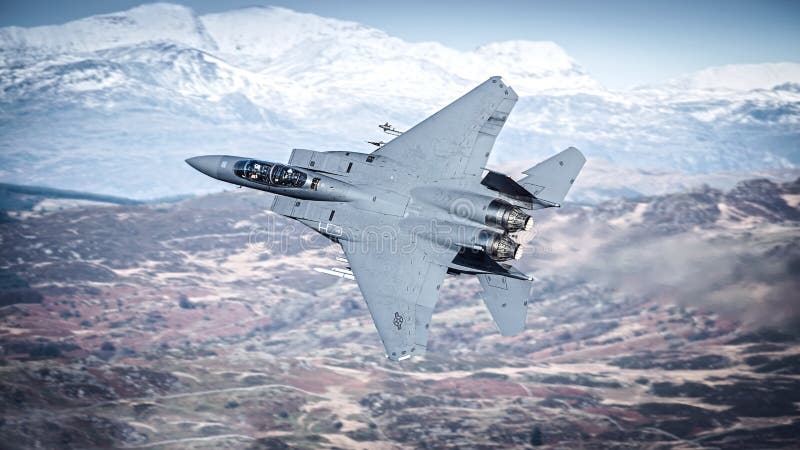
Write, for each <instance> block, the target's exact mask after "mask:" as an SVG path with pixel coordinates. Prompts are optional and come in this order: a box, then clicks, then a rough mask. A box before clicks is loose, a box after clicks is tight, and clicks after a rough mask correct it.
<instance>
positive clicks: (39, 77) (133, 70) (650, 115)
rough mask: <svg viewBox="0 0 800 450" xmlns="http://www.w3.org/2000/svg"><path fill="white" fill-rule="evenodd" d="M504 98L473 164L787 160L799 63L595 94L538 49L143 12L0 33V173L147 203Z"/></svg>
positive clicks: (545, 45) (254, 14) (797, 145)
mask: <svg viewBox="0 0 800 450" xmlns="http://www.w3.org/2000/svg"><path fill="white" fill-rule="evenodd" d="M495 74H500V75H503V76H504V78H505V79H506V80H507V82H508V83H509V84H511V85H512V86H514V88H515V89H516V90H517V92H518V93H519V94H520V96H521V99H520V101H519V103H518V104H517V107H516V109H515V111H514V113H513V114H512V115H511V117H510V119H509V122H508V123H507V125H506V128H505V130H504V131H503V133H502V134H501V136H500V139H498V142H497V145H496V147H495V151H494V153H493V155H492V160H491V162H492V163H493V164H495V165H497V164H509V163H512V162H514V161H518V160H535V159H540V158H543V157H546V156H548V155H549V154H551V153H554V152H555V151H558V150H561V149H563V148H565V147H567V146H570V145H574V146H577V147H579V148H581V149H582V150H584V152H585V153H586V154H587V155H588V156H589V157H590V158H600V159H603V160H607V161H609V162H611V163H612V164H613V165H622V166H626V167H627V169H625V170H628V171H630V170H642V169H648V168H661V169H670V170H673V171H676V172H678V173H679V172H691V173H704V172H712V171H719V170H751V169H762V168H786V167H794V166H796V165H797V164H800V126H798V125H800V64H795V63H781V64H768V65H767V64H765V65H746V66H725V67H721V68H711V69H707V70H704V71H701V72H699V73H696V74H691V75H687V76H684V77H681V78H678V79H676V80H672V81H670V82H667V83H665V84H663V85H660V86H646V87H641V88H637V89H631V90H628V91H611V90H608V89H605V88H603V87H602V86H601V85H600V84H599V83H597V82H596V81H595V80H593V79H592V78H591V76H590V75H589V74H588V73H587V71H586V70H584V69H583V68H582V67H581V66H580V65H579V64H578V62H576V61H575V60H573V59H572V58H571V57H570V56H569V55H567V54H566V52H565V51H564V50H563V49H561V48H560V47H559V46H558V45H556V44H554V43H551V42H527V41H512V42H497V43H491V44H487V45H485V46H482V47H480V48H478V49H476V50H474V51H471V52H462V51H458V50H454V49H451V48H448V47H445V46H443V45H441V44H438V43H435V42H423V43H411V42H406V41H403V40H401V39H398V38H396V37H393V36H390V35H388V34H386V33H384V32H383V31H380V30H377V29H374V28H370V27H366V26H364V25H360V24H357V23H354V22H347V21H341V20H335V19H329V18H323V17H319V16H315V15H312V14H303V13H297V12H294V11H291V10H288V9H283V8H246V9H239V10H233V11H229V12H224V13H219V14H209V15H204V16H198V15H196V14H194V12H193V11H191V10H190V9H188V8H186V7H183V6H177V5H172V4H151V5H145V6H140V7H137V8H134V9H131V10H128V11H124V12H120V13H115V14H107V15H99V16H93V17H89V18H86V19H82V20H78V21H74V22H70V23H67V24H63V25H57V26H47V27H36V28H17V27H10V28H4V29H0V162H2V165H1V166H0V180H2V181H6V182H14V183H24V184H43V185H48V186H53V187H59V188H71V189H81V190H89V191H94V192H99V193H105V194H114V195H123V196H130V197H137V198H149V197H157V196H164V195H174V194H182V193H194V192H200V191H207V190H213V189H219V188H220V187H221V185H219V184H217V183H215V182H213V181H207V180H206V179H205V177H197V176H194V175H195V174H193V173H192V172H191V169H189V168H188V167H187V166H185V164H183V159H184V158H186V157H189V156H193V155H197V154H203V153H231V154H242V155H250V156H257V157H260V158H264V159H274V160H283V159H285V158H286V157H287V156H288V154H289V152H290V151H291V148H292V147H305V148H315V149H319V150H334V149H350V150H356V151H364V152H368V151H371V150H372V148H371V147H370V146H369V145H368V144H365V143H364V141H365V140H367V139H369V140H374V139H381V138H384V139H385V138H387V137H388V136H382V135H380V134H379V133H378V130H377V128H376V125H377V124H378V123H382V122H384V121H387V120H388V121H390V122H392V123H393V124H394V125H395V126H397V127H398V128H400V129H406V128H408V127H410V126H412V125H413V124H414V123H416V122H417V121H419V120H421V119H422V118H424V117H426V116H427V115H429V114H431V113H432V112H434V111H436V110H437V109H438V108H440V107H442V106H444V105H445V104H447V103H449V102H450V101H452V100H453V99H455V98H456V97H458V96H459V95H461V94H463V93H464V92H466V91H467V90H469V89H471V88H472V87H474V85H476V84H477V83H479V82H481V81H483V80H485V79H486V78H488V77H489V76H491V75H495Z"/></svg>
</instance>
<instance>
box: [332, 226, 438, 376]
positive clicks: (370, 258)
mask: <svg viewBox="0 0 800 450" xmlns="http://www.w3.org/2000/svg"><path fill="white" fill-rule="evenodd" d="M426 242H427V241H426ZM342 248H343V249H344V252H345V255H346V256H347V261H348V263H349V264H350V268H351V270H352V271H353V275H355V278H356V282H357V283H358V286H359V288H360V289H361V294H362V295H363V296H364V300H365V301H366V302H367V306H368V307H369V312H370V314H371V315H372V320H373V322H374V323H375V328H377V329H378V334H379V335H380V337H381V340H382V341H383V346H384V347H385V348H386V356H387V357H388V358H389V359H392V360H396V361H398V360H403V359H406V358H409V357H411V356H412V355H421V354H424V353H425V351H426V349H427V345H428V325H429V324H430V321H431V315H433V309H434V306H435V305H436V301H437V300H438V299H439V287H440V286H441V284H442V280H444V276H445V273H446V272H447V267H445V266H443V265H441V264H438V263H437V262H436V261H437V260H439V258H438V257H437V256H441V255H435V254H434V253H433V252H437V251H441V252H445V253H446V252H450V250H446V249H444V248H438V247H435V246H434V245H433V244H429V245H425V243H421V242H419V240H417V242H413V241H412V238H411V237H410V236H409V235H400V236H396V237H394V238H391V239H387V240H371V241H365V242H345V241H343V242H342ZM446 257H449V258H450V259H452V257H453V255H452V254H448V255H446Z"/></svg>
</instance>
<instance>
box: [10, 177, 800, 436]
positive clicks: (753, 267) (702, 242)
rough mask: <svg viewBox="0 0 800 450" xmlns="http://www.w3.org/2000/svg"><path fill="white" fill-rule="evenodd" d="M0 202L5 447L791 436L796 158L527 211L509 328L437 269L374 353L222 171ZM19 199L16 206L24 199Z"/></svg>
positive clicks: (287, 233)
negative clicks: (716, 180) (388, 345)
mask: <svg viewBox="0 0 800 450" xmlns="http://www.w3.org/2000/svg"><path fill="white" fill-rule="evenodd" d="M5 195H6V198H7V199H15V200H16V202H15V203H16V204H20V205H28V206H26V207H25V208H21V209H17V210H10V211H7V212H6V215H5V218H4V220H3V223H2V225H0V239H2V250H0V267H2V277H1V278H0V280H2V290H0V299H1V300H2V305H3V307H2V309H0V346H1V347H0V349H1V351H2V359H0V361H2V366H0V373H2V383H1V384H0V396H1V400H0V408H2V423H0V437H2V441H3V442H4V443H5V445H6V446H8V447H10V448H35V447H44V448H107V447H112V446H113V447H127V448H144V447H148V448H295V447H296V448H318V447H323V448H333V447H340V448H442V447H483V448H512V447H516V448H518V447H523V446H526V445H527V446H533V445H544V446H549V447H552V448H643V447H644V448H754V449H755V448H759V449H763V448H792V447H795V446H796V443H797V436H798V433H799V432H800V411H798V403H800V332H798V323H799V322H800V320H798V319H800V308H799V305H798V298H797V292H800V286H799V284H800V277H798V274H799V273H800V232H799V231H800V229H799V228H798V227H800V209H798V202H800V180H796V181H794V182H790V183H783V184H776V183H773V182H771V181H768V180H764V179H756V180H750V181H746V182H742V183H739V184H738V185H736V186H735V187H734V188H733V189H731V190H728V191H720V190H716V189H712V188H709V187H701V188H698V189H695V190H691V191H689V192H685V193H677V194H672V195H663V196H655V197H642V198H638V199H635V200H618V201H613V202H606V203H600V204H598V205H595V206H580V205H567V206H566V207H564V208H561V209H557V210H545V211H541V212H539V213H538V214H536V216H535V218H536V220H537V226H536V230H535V233H532V234H531V235H529V236H527V238H529V239H532V240H531V241H530V242H529V244H528V252H527V255H526V256H525V257H524V258H523V260H522V261H521V264H520V268H521V269H522V270H524V271H526V272H528V273H531V274H532V275H533V276H534V277H536V281H535V283H534V290H533V292H532V294H531V295H532V304H531V306H530V307H529V313H528V314H529V315H528V326H527V330H526V331H525V332H524V333H522V334H521V335H518V336H514V337H510V338H504V337H502V336H500V335H499V333H497V331H496V330H495V327H494V325H493V323H492V321H491V319H490V317H489V315H488V314H487V312H486V310H485V308H484V306H483V304H482V301H481V300H480V297H479V287H478V283H477V281H476V280H475V279H474V277H463V276H462V277H448V278H447V279H446V281H445V284H444V286H443V288H442V295H441V299H440V301H439V303H438V305H437V309H436V314H435V315H434V318H433V320H434V326H432V327H431V338H430V347H429V353H428V354H427V355H426V356H425V357H423V358H416V359H412V360H409V361H404V362H402V363H393V362H391V361H388V360H386V359H385V358H384V357H383V350H382V348H381V345H380V341H379V339H378V336H377V333H376V331H375V329H374V326H373V324H372V322H371V320H370V317H369V313H368V311H367V309H366V307H365V305H364V303H363V300H362V298H361V295H360V293H359V291H358V288H357V286H356V285H355V284H354V283H353V282H348V281H344V280H339V279H336V278H333V277H329V276H326V275H323V274H319V273H317V272H314V271H313V270H312V268H313V267H315V266H321V267H330V266H335V265H337V264H339V263H337V262H336V261H335V259H334V258H335V257H337V256H341V250H340V248H339V247H338V246H336V245H333V244H330V243H328V242H327V241H325V240H323V239H322V238H321V237H319V236H318V235H316V234H314V233H312V232H311V231H310V230H307V229H305V228H304V227H302V226H301V225H299V224H297V223H296V222H292V221H289V220H287V219H285V218H282V217H279V216H276V215H274V214H273V213H271V212H265V210H266V209H267V207H268V205H269V204H270V201H271V197H270V195H269V194H264V193H259V192H247V191H246V190H237V191H234V192H227V193H221V194H214V195H207V196H202V197H197V198H191V199H186V200H182V201H177V202H171V203H156V204H138V205H114V204H110V203H105V204H103V203H101V202H97V203H96V204H91V205H85V204H83V203H81V202H83V201H85V200H83V199H81V200H79V201H78V203H74V202H72V203H71V200H69V199H65V198H61V199H53V198H50V197H48V195H49V194H48V192H47V191H46V190H45V192H44V193H42V194H39V195H36V194H34V193H31V192H30V191H26V192H24V193H18V192H16V191H14V190H13V189H9V192H7V193H6V194H5ZM31 205H32V206H31Z"/></svg>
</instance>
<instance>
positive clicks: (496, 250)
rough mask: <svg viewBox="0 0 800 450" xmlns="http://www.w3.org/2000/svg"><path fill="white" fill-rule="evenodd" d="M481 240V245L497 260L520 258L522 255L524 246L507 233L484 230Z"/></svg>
mask: <svg viewBox="0 0 800 450" xmlns="http://www.w3.org/2000/svg"><path fill="white" fill-rule="evenodd" d="M480 241H481V244H480V245H481V247H483V249H484V250H485V251H486V253H487V254H488V255H489V257H490V258H492V259H493V260H495V261H508V260H510V259H519V258H520V257H521V256H522V246H521V245H519V244H517V243H516V242H514V240H513V239H511V238H510V237H508V235H506V234H497V233H491V232H488V231H483V232H482V233H481V235H480Z"/></svg>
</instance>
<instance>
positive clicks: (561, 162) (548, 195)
mask: <svg viewBox="0 0 800 450" xmlns="http://www.w3.org/2000/svg"><path fill="white" fill-rule="evenodd" d="M585 163H586V158H585V157H584V156H583V154H582V153H581V152H580V150H578V149H577V148H575V147H570V148H568V149H566V150H564V151H563V152H561V153H559V154H557V155H555V156H552V157H550V158H548V159H546V160H544V161H542V162H540V163H539V164H537V165H535V166H533V167H531V168H530V169H528V170H526V171H524V172H523V173H524V174H526V175H527V176H526V177H525V178H522V179H521V180H519V184H521V185H522V186H523V187H524V188H525V189H527V190H528V191H529V192H530V193H531V194H533V196H534V198H536V199H538V200H543V201H544V202H547V203H550V204H551V206H560V205H561V202H563V201H564V197H566V196H567V192H569V189H570V188H571V187H572V183H574V182H575V178H577V177H578V173H579V172H580V171H581V169H582V168H583V165H584V164H585Z"/></svg>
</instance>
